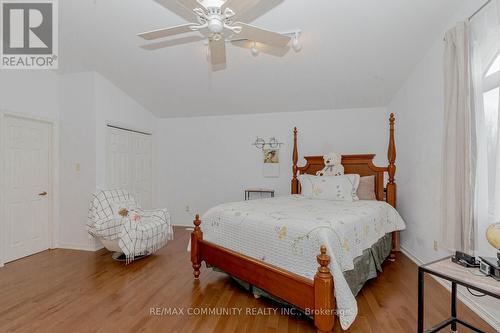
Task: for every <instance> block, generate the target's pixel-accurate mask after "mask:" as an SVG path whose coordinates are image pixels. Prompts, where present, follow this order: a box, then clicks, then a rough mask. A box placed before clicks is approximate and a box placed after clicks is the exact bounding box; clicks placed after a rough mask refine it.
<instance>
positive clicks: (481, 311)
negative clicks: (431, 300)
mask: <svg viewBox="0 0 500 333" xmlns="http://www.w3.org/2000/svg"><path fill="white" fill-rule="evenodd" d="M401 253H403V254H404V255H405V256H407V257H408V258H409V259H410V260H411V261H413V262H414V263H415V264H417V265H422V264H424V262H423V261H422V260H420V259H419V258H418V257H417V256H415V255H414V254H412V253H411V252H410V251H408V250H407V249H405V248H404V247H401ZM431 277H432V278H433V279H434V280H436V281H437V282H438V283H439V284H440V285H442V286H443V287H445V288H446V290H448V291H450V292H451V283H449V282H448V281H445V280H443V279H440V278H438V277H436V276H434V275H431ZM457 297H458V299H459V300H460V301H462V303H464V304H465V306H467V307H468V308H469V309H471V310H472V311H473V312H474V313H476V314H477V315H478V316H479V317H481V319H483V320H484V321H485V322H487V323H488V324H489V325H490V326H491V327H493V329H495V330H496V331H497V332H500V322H499V321H498V320H497V319H496V318H495V317H494V316H493V315H491V314H490V313H489V312H488V311H487V310H486V309H485V308H483V307H482V306H481V305H480V304H478V303H476V302H475V301H474V299H473V298H471V297H472V296H471V295H468V294H466V293H464V292H463V291H461V290H458V292H457Z"/></svg>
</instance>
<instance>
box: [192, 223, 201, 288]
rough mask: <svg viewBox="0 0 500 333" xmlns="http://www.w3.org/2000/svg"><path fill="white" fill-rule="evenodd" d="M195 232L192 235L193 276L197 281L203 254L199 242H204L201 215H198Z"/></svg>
mask: <svg viewBox="0 0 500 333" xmlns="http://www.w3.org/2000/svg"><path fill="white" fill-rule="evenodd" d="M193 223H194V231H193V232H192V233H191V263H192V264H193V274H194V277H195V278H196V279H197V278H198V277H199V276H200V268H201V254H200V245H199V243H198V241H200V240H203V232H202V231H201V228H200V224H201V221H200V215H196V217H195V219H194V221H193Z"/></svg>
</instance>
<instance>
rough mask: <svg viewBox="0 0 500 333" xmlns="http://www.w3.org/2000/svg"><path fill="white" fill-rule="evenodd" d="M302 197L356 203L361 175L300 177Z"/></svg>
mask: <svg viewBox="0 0 500 333" xmlns="http://www.w3.org/2000/svg"><path fill="white" fill-rule="evenodd" d="M299 181H300V186H301V188H302V195H303V196H305V197H307V198H311V199H322V200H335V201H351V202H352V201H355V200H359V199H358V196H357V195H356V191H357V190H358V186H359V175H343V176H326V177H325V176H323V177H320V176H311V175H300V176H299Z"/></svg>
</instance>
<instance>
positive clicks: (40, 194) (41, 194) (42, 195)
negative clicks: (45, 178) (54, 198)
mask: <svg viewBox="0 0 500 333" xmlns="http://www.w3.org/2000/svg"><path fill="white" fill-rule="evenodd" d="M47 194H48V193H47V192H45V191H43V192H42V193H38V195H39V196H41V197H44V196H46V195H47Z"/></svg>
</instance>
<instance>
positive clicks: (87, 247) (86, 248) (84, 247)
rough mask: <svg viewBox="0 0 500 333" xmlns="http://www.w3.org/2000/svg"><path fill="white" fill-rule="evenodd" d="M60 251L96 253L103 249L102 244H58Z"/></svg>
mask: <svg viewBox="0 0 500 333" xmlns="http://www.w3.org/2000/svg"><path fill="white" fill-rule="evenodd" d="M57 248H58V249H66V250H78V251H89V252H95V251H99V250H100V249H102V248H103V246H102V245H100V244H78V243H58V244H57Z"/></svg>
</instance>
